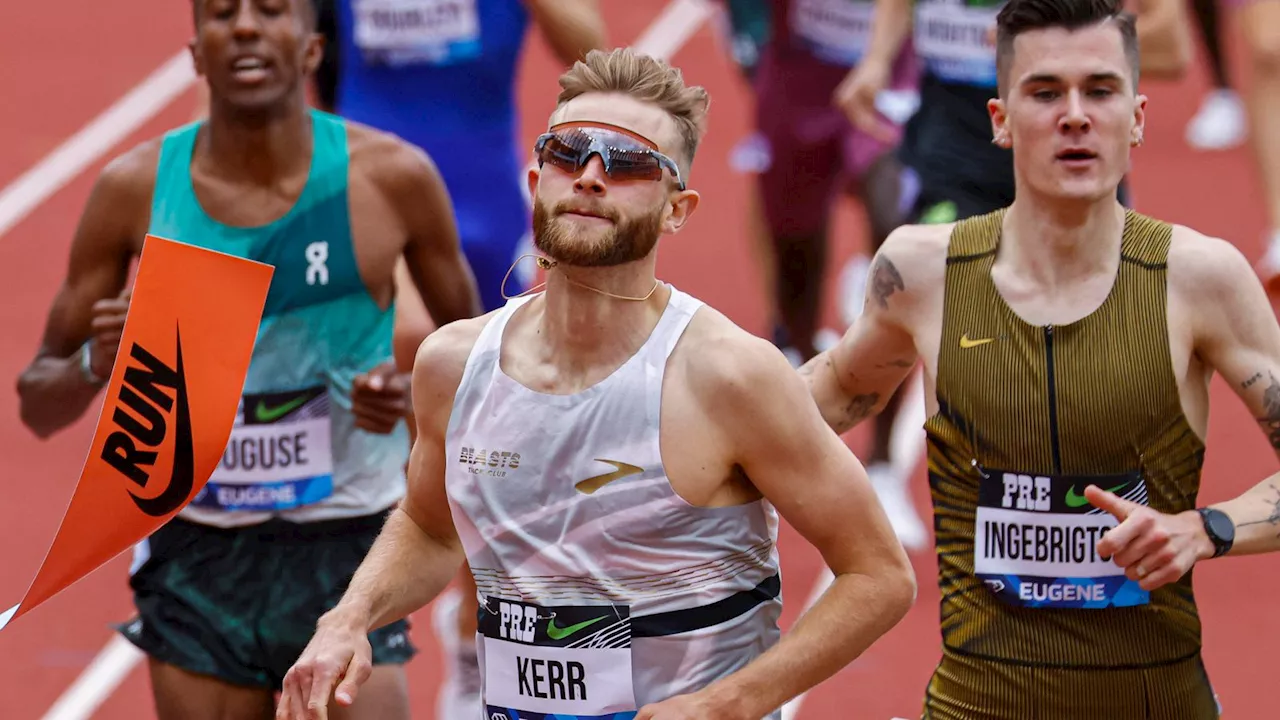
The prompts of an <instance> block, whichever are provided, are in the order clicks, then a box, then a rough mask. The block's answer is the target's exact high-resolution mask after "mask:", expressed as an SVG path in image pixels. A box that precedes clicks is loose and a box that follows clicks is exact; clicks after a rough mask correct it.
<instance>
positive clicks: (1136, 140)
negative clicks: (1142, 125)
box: [1130, 133, 1142, 147]
mask: <svg viewBox="0 0 1280 720" xmlns="http://www.w3.org/2000/svg"><path fill="white" fill-rule="evenodd" d="M1130 144H1131V145H1133V147H1142V133H1138V134H1137V135H1135V136H1134V138H1133V140H1132V141H1131V142H1130Z"/></svg>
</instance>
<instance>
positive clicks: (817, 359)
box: [799, 355, 831, 377]
mask: <svg viewBox="0 0 1280 720" xmlns="http://www.w3.org/2000/svg"><path fill="white" fill-rule="evenodd" d="M819 363H821V364H823V365H827V366H830V365H831V358H829V357H827V356H826V355H815V356H813V358H812V359H810V360H809V362H807V363H805V364H804V365H801V366H800V370H799V373H800V374H801V375H803V376H804V377H809V376H810V375H812V374H813V373H814V372H816V371H817V369H818V364H819Z"/></svg>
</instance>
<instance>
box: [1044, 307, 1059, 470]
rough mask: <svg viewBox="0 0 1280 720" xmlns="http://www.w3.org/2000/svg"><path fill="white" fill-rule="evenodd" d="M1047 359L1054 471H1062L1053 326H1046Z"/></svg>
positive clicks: (1050, 434)
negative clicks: (1054, 372)
mask: <svg viewBox="0 0 1280 720" xmlns="http://www.w3.org/2000/svg"><path fill="white" fill-rule="evenodd" d="M1044 351H1045V361H1046V363H1045V364H1046V365H1047V366H1048V371H1049V375H1048V377H1049V445H1050V447H1051V448H1053V472H1054V473H1058V474H1060V473H1061V472H1062V448H1060V447H1059V446H1058V382H1057V380H1056V379H1055V378H1054V376H1053V326H1052V325H1045V326H1044Z"/></svg>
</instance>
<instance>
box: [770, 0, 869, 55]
mask: <svg viewBox="0 0 1280 720" xmlns="http://www.w3.org/2000/svg"><path fill="white" fill-rule="evenodd" d="M873 10H874V5H873V4H872V3H870V2H863V1H862V0H795V2H793V3H792V4H791V31H792V33H793V34H794V35H795V38H796V39H797V40H798V41H799V42H800V44H801V45H802V46H803V47H805V48H806V49H808V51H809V52H810V53H812V54H813V55H814V57H817V58H819V59H821V60H823V61H825V62H829V63H832V64H834V65H842V66H845V67H851V66H853V65H856V64H857V62H858V61H859V60H861V59H862V54H863V53H864V52H866V49H867V45H868V44H869V43H870V41H871V16H872V11H873Z"/></svg>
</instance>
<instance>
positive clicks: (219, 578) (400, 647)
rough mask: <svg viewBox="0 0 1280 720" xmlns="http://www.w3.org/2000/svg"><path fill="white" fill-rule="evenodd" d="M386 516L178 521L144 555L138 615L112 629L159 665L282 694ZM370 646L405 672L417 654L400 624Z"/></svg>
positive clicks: (136, 579)
mask: <svg viewBox="0 0 1280 720" xmlns="http://www.w3.org/2000/svg"><path fill="white" fill-rule="evenodd" d="M387 514H388V513H387V512H383V513H379V514H376V515H368V516H364V517H359V518H350V519H343V520H329V521H324V522H317V523H307V524H298V523H291V522H286V521H284V520H278V519H273V520H270V521H268V522H266V523H262V524H259V525H251V526H249V527H241V528H231V529H222V528H216V527H210V526H207V525H199V524H196V523H192V522H188V521H186V520H183V519H181V518H174V519H173V520H171V521H169V522H168V523H167V524H165V525H164V526H163V527H161V528H160V529H159V530H157V531H156V532H155V533H154V534H153V535H152V536H151V537H150V538H149V539H148V540H147V549H148V551H149V556H148V557H146V559H145V561H144V562H143V563H142V565H141V566H140V567H138V568H137V570H136V571H135V572H134V573H133V575H132V577H131V578H130V580H129V585H130V587H131V588H132V589H133V597H134V605H135V607H136V608H137V611H138V614H137V616H136V617H135V618H134V619H133V620H131V621H130V622H128V623H125V624H123V625H121V626H119V627H118V629H119V630H120V632H121V633H122V634H123V635H124V637H125V638H126V639H128V640H129V641H130V642H132V643H133V644H134V645H136V646H137V647H138V648H139V649H141V650H142V651H143V652H145V653H146V654H147V655H149V656H150V657H152V658H153V659H155V660H158V661H160V662H163V663H167V664H170V665H174V666H176V667H179V668H182V669H183V670H186V671H188V672H192V673H196V674H199V675H207V676H212V677H215V678H218V679H219V680H222V681H224V682H227V683H230V684H232V685H237V686H242V687H253V688H264V689H275V690H278V689H279V688H280V685H281V683H282V682H283V680H284V675H285V673H287V672H288V671H289V668H290V667H292V666H293V663H294V662H295V661H296V660H297V659H298V656H299V655H301V654H302V651H303V650H304V649H305V648H306V646H307V643H308V642H310V641H311V637H312V635H313V634H314V633H315V626H316V620H317V619H319V617H320V616H321V615H322V614H324V613H325V612H327V611H328V610H329V609H330V608H332V607H333V606H334V605H335V604H337V602H338V600H339V599H341V597H342V593H343V592H344V591H345V590H346V587H347V584H348V583H349V582H350V580H351V576H352V575H353V574H354V573H355V571H356V568H358V567H359V565H360V563H361V562H362V561H363V560H364V557H365V555H366V554H367V553H368V552H369V548H370V547H371V546H372V545H373V541H374V540H375V539H376V538H377V536H378V533H379V532H380V531H381V529H382V525H383V523H384V522H385V521H386V517H387ZM369 641H370V643H371V644H372V645H373V662H374V664H375V665H380V664H403V663H406V662H408V661H409V659H410V658H412V657H413V656H414V654H415V653H416V652H417V651H416V649H415V648H414V647H413V645H412V644H411V643H410V641H409V625H408V623H407V622H406V621H404V620H401V621H398V622H395V623H392V624H391V625H388V626H386V627H383V628H379V629H378V630H375V631H374V632H373V633H371V634H370V635H369Z"/></svg>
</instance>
